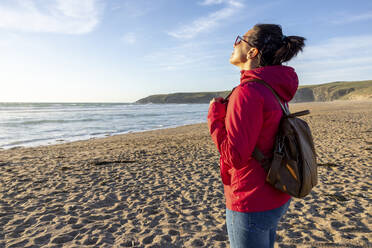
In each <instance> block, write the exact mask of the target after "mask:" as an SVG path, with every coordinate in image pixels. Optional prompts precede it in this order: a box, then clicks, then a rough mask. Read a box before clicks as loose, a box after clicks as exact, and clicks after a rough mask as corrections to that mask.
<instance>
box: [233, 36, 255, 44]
mask: <svg viewBox="0 0 372 248" xmlns="http://www.w3.org/2000/svg"><path fill="white" fill-rule="evenodd" d="M243 37H244V36H243ZM243 37H241V36H239V35H238V36H237V37H236V39H235V42H234V46H236V45H239V44H240V43H241V42H242V41H244V42H245V43H247V44H248V45H251V44H249V42H248V41H246V40H245V39H243Z"/></svg>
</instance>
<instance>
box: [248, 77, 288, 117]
mask: <svg viewBox="0 0 372 248" xmlns="http://www.w3.org/2000/svg"><path fill="white" fill-rule="evenodd" d="M248 82H257V83H260V84H262V85H263V86H265V87H266V88H268V89H269V90H270V91H271V93H273V95H274V96H275V98H276V100H277V101H278V103H279V104H280V107H281V108H282V110H283V113H284V114H285V115H290V114H291V113H290V112H289V108H288V106H287V105H286V104H284V105H283V104H282V101H281V99H280V97H279V96H278V94H277V93H276V92H275V90H274V89H273V88H272V87H271V86H270V85H269V84H268V83H266V82H265V81H263V80H261V79H253V80H250V81H248Z"/></svg>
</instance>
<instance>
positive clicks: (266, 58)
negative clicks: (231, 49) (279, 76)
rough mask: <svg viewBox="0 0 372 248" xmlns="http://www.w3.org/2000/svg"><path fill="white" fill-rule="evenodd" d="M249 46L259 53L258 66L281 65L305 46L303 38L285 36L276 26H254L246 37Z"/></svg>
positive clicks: (278, 26) (279, 27)
mask: <svg viewBox="0 0 372 248" xmlns="http://www.w3.org/2000/svg"><path fill="white" fill-rule="evenodd" d="M247 39H248V42H249V44H250V45H251V46H253V47H256V48H257V49H258V51H259V55H258V59H259V66H260V67H261V66H267V65H281V64H282V63H284V62H287V61H289V60H291V59H292V58H293V57H294V56H296V55H297V54H298V52H300V51H302V49H303V47H304V46H305V42H304V41H305V40H306V39H305V38H304V37H300V36H285V35H283V32H282V27H281V26H280V25H277V24H256V25H255V26H254V27H253V32H252V34H250V35H249V37H247Z"/></svg>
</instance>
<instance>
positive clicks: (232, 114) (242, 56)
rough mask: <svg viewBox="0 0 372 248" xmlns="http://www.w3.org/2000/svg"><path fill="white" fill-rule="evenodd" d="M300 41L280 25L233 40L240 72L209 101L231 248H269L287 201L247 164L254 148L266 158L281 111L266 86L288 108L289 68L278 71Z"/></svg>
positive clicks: (292, 82)
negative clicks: (228, 90)
mask: <svg viewBox="0 0 372 248" xmlns="http://www.w3.org/2000/svg"><path fill="white" fill-rule="evenodd" d="M304 40H305V38H303V37H299V36H284V35H283V33H282V29H281V27H280V26H279V25H275V24H257V25H255V26H254V27H253V28H252V29H251V30H249V31H248V32H247V33H246V34H245V35H244V36H243V37H240V36H238V37H237V38H236V41H235V44H234V52H233V53H232V55H231V58H230V63H231V64H233V65H235V66H237V67H239V68H240V69H241V78H240V84H239V85H238V86H237V87H236V88H235V89H234V91H233V92H232V94H231V96H230V97H229V101H228V104H227V103H225V101H224V99H223V98H214V99H213V100H212V101H211V103H210V107H209V111H208V125H209V130H210V134H211V136H212V139H213V141H214V143H215V144H216V146H217V148H218V150H219V152H220V155H221V157H220V172H221V178H222V182H223V184H224V191H225V198H226V224H227V231H228V235H229V240H230V245H231V247H232V248H237V247H239V248H240V247H244V248H245V247H255V248H259V247H274V241H275V233H276V228H277V225H278V222H279V220H280V218H281V217H282V215H283V214H284V213H285V212H286V211H287V209H288V206H289V203H290V196H289V195H288V194H286V193H284V192H281V191H279V190H277V189H275V188H274V187H272V186H271V185H269V184H268V183H266V182H265V178H266V173H265V171H264V169H263V168H262V167H261V165H260V164H259V163H258V162H257V161H256V160H255V159H254V158H252V152H253V150H254V148H255V147H256V146H257V147H258V148H259V149H260V150H261V152H262V153H264V155H266V156H268V157H271V156H272V154H271V151H272V149H273V145H274V138H275V134H276V132H277V130H278V126H279V122H280V119H281V117H282V109H281V107H280V105H279V103H278V101H277V99H276V98H275V97H274V95H273V93H272V92H271V91H270V90H269V89H268V88H266V87H265V86H264V85H262V84H260V83H257V82H252V80H254V79H259V80H263V81H265V82H266V83H267V84H269V85H270V86H271V87H272V88H273V89H274V90H275V91H276V92H277V94H278V95H279V96H280V98H281V100H282V102H283V103H287V102H289V101H290V100H291V99H292V98H293V97H294V95H295V93H296V90H297V87H298V78H297V74H296V72H295V71H294V69H293V68H291V67H288V66H283V65H282V63H284V62H287V61H289V60H290V59H291V58H293V57H294V56H296V55H297V53H298V52H299V51H302V49H303V47H304Z"/></svg>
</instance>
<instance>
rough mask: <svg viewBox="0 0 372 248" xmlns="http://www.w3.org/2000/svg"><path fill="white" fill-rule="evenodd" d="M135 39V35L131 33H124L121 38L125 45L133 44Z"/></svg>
mask: <svg viewBox="0 0 372 248" xmlns="http://www.w3.org/2000/svg"><path fill="white" fill-rule="evenodd" d="M136 40H137V38H136V35H135V34H134V33H132V32H130V33H126V34H125V35H123V37H122V41H124V42H125V43H127V44H134V43H135V42H136Z"/></svg>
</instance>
